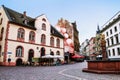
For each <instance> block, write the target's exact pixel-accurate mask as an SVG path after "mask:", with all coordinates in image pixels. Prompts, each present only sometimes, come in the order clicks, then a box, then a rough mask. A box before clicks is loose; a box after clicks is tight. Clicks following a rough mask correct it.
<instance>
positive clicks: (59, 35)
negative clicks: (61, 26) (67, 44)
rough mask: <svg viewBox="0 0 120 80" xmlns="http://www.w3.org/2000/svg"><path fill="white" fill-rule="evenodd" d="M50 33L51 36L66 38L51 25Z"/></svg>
mask: <svg viewBox="0 0 120 80" xmlns="http://www.w3.org/2000/svg"><path fill="white" fill-rule="evenodd" d="M50 32H51V35H53V36H56V37H60V38H64V36H63V35H62V34H61V33H60V32H58V30H56V29H55V28H54V27H53V26H52V25H51V30H50Z"/></svg>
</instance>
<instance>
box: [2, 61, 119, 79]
mask: <svg viewBox="0 0 120 80" xmlns="http://www.w3.org/2000/svg"><path fill="white" fill-rule="evenodd" d="M85 67H86V62H80V63H75V64H70V65H62V66H45V67H43V66H38V67H34V66H33V67H29V66H27V67H0V80H120V74H94V73H86V72H82V69H83V68H85Z"/></svg>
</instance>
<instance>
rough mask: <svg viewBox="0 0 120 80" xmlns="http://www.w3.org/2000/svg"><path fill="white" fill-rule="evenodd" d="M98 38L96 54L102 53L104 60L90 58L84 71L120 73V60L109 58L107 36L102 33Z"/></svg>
mask: <svg viewBox="0 0 120 80" xmlns="http://www.w3.org/2000/svg"><path fill="white" fill-rule="evenodd" d="M96 40H97V41H96V43H97V44H96V46H97V47H96V49H97V51H96V55H99V54H102V60H88V61H87V68H84V69H83V70H82V71H83V72H91V73H98V74H120V60H110V59H108V58H107V53H106V41H105V36H104V35H103V34H101V33H100V34H99V36H97V37H96Z"/></svg>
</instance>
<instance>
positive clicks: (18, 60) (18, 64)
mask: <svg viewBox="0 0 120 80" xmlns="http://www.w3.org/2000/svg"><path fill="white" fill-rule="evenodd" d="M21 65H22V59H20V58H19V59H17V60H16V66H21Z"/></svg>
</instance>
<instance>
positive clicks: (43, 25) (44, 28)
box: [42, 23, 46, 31]
mask: <svg viewBox="0 0 120 80" xmlns="http://www.w3.org/2000/svg"><path fill="white" fill-rule="evenodd" d="M42 30H45V31H46V24H45V23H43V24H42Z"/></svg>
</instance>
